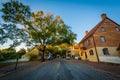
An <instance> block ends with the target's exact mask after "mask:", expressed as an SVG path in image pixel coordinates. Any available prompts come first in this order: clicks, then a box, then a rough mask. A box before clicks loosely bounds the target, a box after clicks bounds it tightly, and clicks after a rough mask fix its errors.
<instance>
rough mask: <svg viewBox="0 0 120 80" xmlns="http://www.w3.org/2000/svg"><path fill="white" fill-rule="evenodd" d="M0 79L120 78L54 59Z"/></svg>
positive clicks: (95, 79)
mask: <svg viewBox="0 0 120 80" xmlns="http://www.w3.org/2000/svg"><path fill="white" fill-rule="evenodd" d="M0 80H120V79H117V78H115V77H112V76H111V75H109V74H107V73H105V72H101V71H98V70H95V69H93V68H90V67H88V66H86V65H85V64H81V63H76V62H73V61H71V60H62V59H56V60H52V61H48V62H43V63H40V64H33V65H31V66H27V67H24V68H20V69H18V70H16V71H12V72H11V73H9V74H7V75H6V76H4V77H1V78H0Z"/></svg>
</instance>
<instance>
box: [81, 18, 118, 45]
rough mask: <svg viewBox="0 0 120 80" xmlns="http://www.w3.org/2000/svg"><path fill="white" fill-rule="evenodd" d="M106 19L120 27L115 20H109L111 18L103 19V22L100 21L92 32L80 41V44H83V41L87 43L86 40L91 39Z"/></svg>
mask: <svg viewBox="0 0 120 80" xmlns="http://www.w3.org/2000/svg"><path fill="white" fill-rule="evenodd" d="M106 19H108V20H110V21H111V22H113V23H114V24H116V25H118V26H120V25H119V24H117V23H116V22H114V21H113V20H111V19H109V18H107V17H106V18H105V19H103V20H102V21H100V22H99V23H98V24H97V25H96V26H95V27H94V28H93V29H92V30H91V31H89V33H88V34H87V35H85V37H84V38H83V39H82V40H81V41H80V43H81V42H83V41H85V40H86V39H88V38H89V37H91V36H92V35H93V34H94V33H95V32H96V30H97V29H98V28H99V27H100V25H101V24H102V23H103V22H104V21H105V20H106Z"/></svg>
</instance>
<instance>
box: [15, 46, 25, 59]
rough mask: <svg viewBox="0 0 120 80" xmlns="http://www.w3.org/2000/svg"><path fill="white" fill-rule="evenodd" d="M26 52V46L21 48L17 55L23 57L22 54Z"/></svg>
mask: <svg viewBox="0 0 120 80" xmlns="http://www.w3.org/2000/svg"><path fill="white" fill-rule="evenodd" d="M25 53H26V50H25V49H24V48H21V49H20V50H19V51H18V52H17V55H19V58H21V57H22V55H24V54H25Z"/></svg>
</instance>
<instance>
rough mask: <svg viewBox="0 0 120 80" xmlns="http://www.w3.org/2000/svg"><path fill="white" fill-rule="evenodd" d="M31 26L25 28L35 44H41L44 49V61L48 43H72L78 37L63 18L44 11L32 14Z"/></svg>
mask: <svg viewBox="0 0 120 80" xmlns="http://www.w3.org/2000/svg"><path fill="white" fill-rule="evenodd" d="M31 21H32V22H31V24H32V25H31V26H28V27H26V28H25V29H24V30H25V31H26V32H27V33H28V35H29V38H30V41H31V42H32V43H35V44H40V45H41V48H40V49H39V50H42V52H43V54H42V61H44V53H45V50H46V46H47V45H59V44H61V43H63V42H64V43H68V44H72V42H73V41H74V39H75V38H76V34H74V33H73V32H72V31H71V30H70V29H69V27H68V26H67V25H65V24H64V22H63V20H62V19H61V18H60V17H59V16H56V17H54V16H53V15H51V14H50V13H46V14H44V12H43V11H37V12H34V13H33V14H32V20H31Z"/></svg>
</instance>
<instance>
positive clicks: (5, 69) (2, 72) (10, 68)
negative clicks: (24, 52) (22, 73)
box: [0, 61, 40, 77]
mask: <svg viewBox="0 0 120 80" xmlns="http://www.w3.org/2000/svg"><path fill="white" fill-rule="evenodd" d="M36 64H40V61H29V62H22V63H19V64H18V65H17V69H16V70H22V69H25V68H27V67H29V66H31V65H32V66H35V65H36ZM16 70H15V64H13V65H10V66H6V67H2V68H0V77H3V76H6V75H7V74H9V73H11V72H13V71H16Z"/></svg>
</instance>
